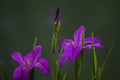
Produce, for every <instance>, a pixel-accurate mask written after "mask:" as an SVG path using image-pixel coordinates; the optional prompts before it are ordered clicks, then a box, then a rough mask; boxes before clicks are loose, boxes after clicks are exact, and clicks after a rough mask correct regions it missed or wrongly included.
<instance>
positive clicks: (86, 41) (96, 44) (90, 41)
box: [84, 37, 103, 49]
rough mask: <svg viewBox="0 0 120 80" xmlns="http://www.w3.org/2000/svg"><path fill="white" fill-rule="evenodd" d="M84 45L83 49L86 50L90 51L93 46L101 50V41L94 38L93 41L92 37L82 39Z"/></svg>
mask: <svg viewBox="0 0 120 80" xmlns="http://www.w3.org/2000/svg"><path fill="white" fill-rule="evenodd" d="M93 43H94V44H93ZM84 44H85V45H84V48H86V49H92V48H93V46H94V47H99V48H103V45H102V43H101V41H100V40H99V39H97V38H94V39H93V38H92V37H87V38H84Z"/></svg>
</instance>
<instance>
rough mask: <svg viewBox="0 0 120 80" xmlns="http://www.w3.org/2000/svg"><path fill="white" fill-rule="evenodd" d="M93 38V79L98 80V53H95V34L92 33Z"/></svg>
mask: <svg viewBox="0 0 120 80" xmlns="http://www.w3.org/2000/svg"><path fill="white" fill-rule="evenodd" d="M92 38H93V41H92V42H93V43H92V44H93V72H92V73H93V74H92V77H93V80H96V74H97V56H96V51H95V47H94V34H93V32H92Z"/></svg>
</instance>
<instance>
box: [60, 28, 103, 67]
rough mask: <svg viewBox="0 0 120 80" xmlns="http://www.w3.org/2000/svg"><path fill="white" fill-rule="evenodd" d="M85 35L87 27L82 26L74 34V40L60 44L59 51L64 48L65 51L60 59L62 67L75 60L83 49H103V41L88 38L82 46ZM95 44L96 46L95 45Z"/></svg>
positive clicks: (65, 40) (66, 40)
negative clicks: (68, 61)
mask: <svg viewBox="0 0 120 80" xmlns="http://www.w3.org/2000/svg"><path fill="white" fill-rule="evenodd" d="M84 33H85V27H84V26H80V27H79V28H78V29H77V30H76V31H75V33H74V40H71V39H64V40H63V41H61V42H60V45H59V50H61V49H62V46H64V51H63V53H62V55H61V57H60V66H61V67H62V66H64V64H65V62H66V61H67V60H71V61H72V60H75V59H76V58H77V57H78V56H79V55H80V52H81V50H82V49H84V48H86V49H92V48H93V46H94V47H99V48H102V47H103V45H102V44H101V41H100V40H99V39H97V38H94V39H93V38H92V37H86V38H84V45H82V36H83V34H84ZM93 42H94V44H93Z"/></svg>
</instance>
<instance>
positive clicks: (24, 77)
mask: <svg viewBox="0 0 120 80" xmlns="http://www.w3.org/2000/svg"><path fill="white" fill-rule="evenodd" d="M33 66H34V64H30V65H28V66H27V67H26V68H25V69H23V68H22V80H29V78H30V70H31V69H32V68H33Z"/></svg>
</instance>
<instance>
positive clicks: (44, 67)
mask: <svg viewBox="0 0 120 80" xmlns="http://www.w3.org/2000/svg"><path fill="white" fill-rule="evenodd" d="M34 66H36V67H38V68H40V70H41V71H42V72H43V73H44V74H46V75H49V74H50V68H49V63H48V61H47V60H46V59H43V58H41V59H39V60H38V61H37V62H36V64H35V65H34Z"/></svg>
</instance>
